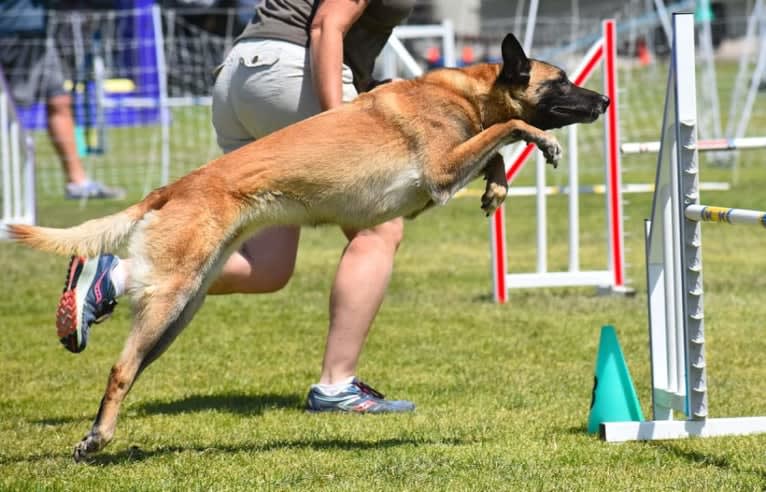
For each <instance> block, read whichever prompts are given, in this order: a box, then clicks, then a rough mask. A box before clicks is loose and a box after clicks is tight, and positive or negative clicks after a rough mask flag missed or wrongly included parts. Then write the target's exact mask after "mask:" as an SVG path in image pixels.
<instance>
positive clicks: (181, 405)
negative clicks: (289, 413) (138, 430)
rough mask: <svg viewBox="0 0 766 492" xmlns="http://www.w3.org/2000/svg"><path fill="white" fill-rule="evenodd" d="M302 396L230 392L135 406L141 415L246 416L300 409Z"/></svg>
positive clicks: (302, 402) (302, 400) (303, 404)
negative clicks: (217, 413)
mask: <svg viewBox="0 0 766 492" xmlns="http://www.w3.org/2000/svg"><path fill="white" fill-rule="evenodd" d="M305 404H306V400H305V397H304V396H302V395H275V394H266V395H248V394H242V393H229V394H220V395H190V396H187V397H185V398H182V399H180V400H176V401H171V402H165V401H157V402H148V403H142V404H140V405H138V406H137V407H135V410H136V411H138V412H139V413H140V414H145V415H148V414H157V413H160V414H171V415H172V414H179V413H188V412H205V411H208V410H218V411H223V412H229V413H239V414H246V415H253V414H261V413H263V411H264V410H266V409H268V408H292V409H303V408H304V406H305Z"/></svg>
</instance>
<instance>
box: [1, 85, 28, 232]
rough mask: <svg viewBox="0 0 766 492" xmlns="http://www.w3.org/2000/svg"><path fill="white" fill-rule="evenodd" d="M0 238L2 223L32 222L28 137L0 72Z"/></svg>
mask: <svg viewBox="0 0 766 492" xmlns="http://www.w3.org/2000/svg"><path fill="white" fill-rule="evenodd" d="M0 165H1V166H2V183H1V184H0V198H1V202H2V205H1V206H2V215H0V239H4V238H5V227H4V225H5V224H10V223H16V224H34V223H35V163H34V143H33V141H32V137H31V136H30V135H27V134H26V132H24V129H23V128H22V125H21V123H20V122H19V119H18V117H17V114H16V108H15V107H14V104H13V100H12V98H11V95H10V92H9V89H8V85H7V84H6V81H5V77H4V76H3V74H2V72H0Z"/></svg>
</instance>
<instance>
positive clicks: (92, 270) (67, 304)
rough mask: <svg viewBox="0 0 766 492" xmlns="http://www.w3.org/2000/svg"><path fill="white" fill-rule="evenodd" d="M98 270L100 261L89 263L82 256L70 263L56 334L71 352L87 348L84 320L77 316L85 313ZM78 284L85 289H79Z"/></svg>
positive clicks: (59, 309)
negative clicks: (89, 291)
mask: <svg viewBox="0 0 766 492" xmlns="http://www.w3.org/2000/svg"><path fill="white" fill-rule="evenodd" d="M97 270H98V261H90V262H88V261H86V259H85V258H84V257H82V256H73V257H72V260H71V261H70V262H69V270H68V273H67V278H66V283H65V284H64V290H63V292H62V293H61V298H60V299H59V304H58V307H57V308H56V334H57V335H58V337H59V340H61V343H62V344H64V346H66V348H67V349H68V350H69V351H70V352H75V353H76V352H81V351H82V350H83V349H84V348H85V347H84V346H82V341H83V340H82V339H83V334H82V320H81V319H80V318H79V316H78V315H77V314H78V313H82V312H83V305H84V304H85V299H86V298H87V296H88V290H89V288H90V286H91V284H93V280H94V279H95V278H96V272H97ZM78 284H79V285H82V286H83V287H84V288H82V289H77V285H78ZM111 314H112V313H111V312H110V313H107V314H105V315H104V316H102V317H101V318H98V319H96V320H95V321H94V323H101V322H102V321H104V320H105V319H107V318H108V317H109V316H110V315H111Z"/></svg>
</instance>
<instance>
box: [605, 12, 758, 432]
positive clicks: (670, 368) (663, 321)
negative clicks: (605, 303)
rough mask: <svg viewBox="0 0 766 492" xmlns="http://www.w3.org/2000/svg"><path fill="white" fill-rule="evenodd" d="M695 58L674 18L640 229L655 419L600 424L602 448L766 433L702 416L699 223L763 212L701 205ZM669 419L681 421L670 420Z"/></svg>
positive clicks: (752, 424) (687, 29)
mask: <svg viewBox="0 0 766 492" xmlns="http://www.w3.org/2000/svg"><path fill="white" fill-rule="evenodd" d="M694 52H695V48H694V16H693V14H674V16H673V48H672V59H671V67H670V70H671V76H670V77H669V78H668V88H667V92H666V98H665V117H664V121H663V133H662V141H661V144H660V154H659V157H658V163H657V177H656V185H655V194H654V202H653V205H652V215H651V219H650V220H648V221H647V225H646V263H647V266H646V271H647V289H648V291H649V292H648V303H649V337H650V356H651V368H652V414H653V420H651V421H648V422H607V423H603V424H602V425H601V429H600V434H601V437H602V439H604V440H606V441H630V440H655V439H675V438H683V437H689V436H721V435H741V434H754V433H761V432H766V417H739V418H709V417H708V398H707V394H708V386H707V370H706V359H705V329H704V320H705V316H704V309H703V308H704V302H703V294H704V290H703V284H702V236H701V227H700V226H701V224H700V222H701V221H711V222H724V223H730V224H760V225H764V216H765V215H766V212H757V211H749V210H738V209H729V208H721V207H706V206H703V205H700V204H699V160H698V155H699V150H700V148H699V147H700V145H699V143H700V142H698V141H697V105H696V104H697V101H696V79H695V66H694V65H695V64H694ZM674 412H677V413H680V414H682V415H684V416H686V419H684V420H674V419H673V417H674Z"/></svg>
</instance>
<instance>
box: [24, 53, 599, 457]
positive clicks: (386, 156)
mask: <svg viewBox="0 0 766 492" xmlns="http://www.w3.org/2000/svg"><path fill="white" fill-rule="evenodd" d="M560 73H561V72H560V71H558V69H555V67H553V68H551V66H549V65H547V64H544V63H542V62H537V61H532V63H531V73H530V82H529V84H528V85H527V86H526V87H516V86H514V85H512V84H510V83H505V82H503V80H505V79H503V78H502V77H501V67H500V66H499V65H491V64H481V65H476V66H473V67H468V68H464V69H445V70H439V71H435V72H431V73H429V74H426V75H424V76H423V77H420V78H419V79H416V80H412V81H399V82H395V83H390V84H386V85H383V86H380V87H379V88H377V89H375V90H374V91H372V92H370V93H367V94H363V95H361V96H359V97H358V98H357V99H356V100H355V101H353V102H351V103H349V104H347V105H344V106H342V107H340V108H337V109H335V110H332V111H327V112H325V113H322V114H319V115H317V116H314V117H312V118H309V119H307V120H304V121H302V122H300V123H297V124H295V125H292V126H290V127H287V128H284V129H282V130H280V131H278V132H276V133H273V134H271V135H269V136H267V137H264V138H262V139H259V140H258V141H255V142H253V143H251V144H249V145H246V146H244V147H242V148H240V149H239V150H236V151H234V152H231V153H229V154H226V155H223V156H221V157H219V158H218V159H216V160H214V161H212V162H210V163H208V164H207V165H205V166H203V167H201V168H199V169H197V170H196V171H194V172H192V173H190V174H188V175H186V176H184V177H183V178H181V179H179V180H178V181H176V182H175V183H172V184H170V185H169V186H166V187H164V188H160V189H158V190H156V191H154V192H152V193H151V194H150V195H149V196H147V197H146V198H145V199H144V200H143V201H141V202H139V203H138V204H136V205H133V206H132V207H129V208H127V209H126V210H124V211H122V212H119V213H117V214H114V215H110V216H108V217H103V218H100V219H95V220H91V221H88V222H85V223H83V224H81V225H79V226H75V227H72V228H69V229H52V228H46V227H32V226H21V225H14V226H10V227H9V232H10V234H11V236H12V237H14V238H15V239H17V240H19V241H21V242H23V243H25V244H27V245H29V246H31V247H33V248H38V249H41V250H45V251H50V252H53V253H58V254H65V255H83V256H95V255H97V254H99V253H103V252H107V251H110V250H113V249H114V248H116V247H117V246H118V245H119V244H120V243H121V241H123V240H124V239H127V238H130V245H129V252H130V256H131V258H132V259H133V263H132V264H133V269H132V272H131V278H132V280H131V285H130V288H129V293H130V295H131V298H132V302H133V305H134V310H135V316H134V321H133V328H132V331H131V334H130V336H129V338H128V341H127V342H126V345H125V348H124V350H123V352H122V355H121V356H120V359H119V360H118V361H117V363H116V364H115V365H114V367H113V368H112V371H111V374H110V378H109V382H108V384H107V388H106V392H105V394H104V398H103V400H102V404H101V408H100V410H99V413H98V417H97V418H96V421H95V423H94V425H93V427H92V429H91V431H90V432H89V433H88V434H87V435H86V436H85V438H84V439H83V440H82V441H81V442H80V443H79V444H78V445H77V446H76V448H75V459H76V460H81V459H84V458H86V457H88V456H89V455H90V454H91V453H93V452H96V451H98V450H100V449H101V448H103V447H104V446H105V445H106V444H107V443H108V442H109V440H111V438H112V435H113V433H114V428H115V424H116V420H117V414H118V411H119V407H120V403H121V402H122V400H123V398H124V397H125V395H126V394H127V392H128V391H129V389H130V387H131V386H132V384H133V382H134V381H135V378H136V377H137V376H138V375H139V374H140V373H141V371H142V370H143V369H145V368H146V366H147V365H148V364H149V363H151V362H152V361H153V360H154V359H156V358H157V357H159V356H160V355H161V354H162V352H163V351H164V350H165V349H166V348H167V346H168V345H169V344H170V343H171V342H172V341H173V339H174V338H175V337H176V336H177V335H178V333H180V331H181V330H182V329H183V328H184V326H186V324H187V323H188V322H189V321H190V320H191V318H192V317H193V315H194V313H195V311H196V310H197V309H198V307H199V306H200V305H201V303H202V301H203V299H204V296H205V292H206V291H207V287H208V285H209V284H210V282H211V281H212V279H213V278H214V276H215V274H216V272H217V271H219V270H220V268H221V266H222V264H223V262H224V261H225V260H226V258H227V257H228V256H229V255H230V254H231V253H232V252H233V251H235V250H236V249H237V248H238V247H239V245H240V244H241V242H242V241H244V240H245V239H246V238H247V237H249V236H250V235H252V234H253V233H254V232H255V231H257V230H258V229H260V228H263V227H266V226H271V225H277V224H297V225H302V224H309V225H314V224H322V223H333V224H339V225H341V226H343V227H347V228H355V229H360V228H365V227H369V226H373V225H376V224H380V223H382V222H385V221H387V220H389V219H392V218H394V217H399V216H409V217H412V216H415V215H418V214H419V213H420V212H422V211H423V210H425V209H427V208H428V207H430V206H432V205H434V204H443V203H445V202H447V200H449V198H450V197H452V196H453V195H454V194H455V193H456V192H457V191H458V190H459V189H460V188H462V187H463V186H465V185H466V184H467V183H468V182H469V181H470V180H472V179H474V178H475V177H477V176H479V175H482V174H483V175H485V177H486V178H487V179H488V183H487V189H486V192H485V194H484V196H483V197H482V208H483V209H484V210H485V212H487V213H491V212H492V211H493V210H495V208H497V207H498V206H499V205H500V204H501V203H502V201H503V199H504V198H505V195H506V191H507V184H506V182H505V171H504V167H503V162H502V159H500V158H499V156H498V153H497V152H498V149H500V148H501V147H502V146H504V145H507V144H509V143H511V142H514V141H517V140H526V141H528V142H534V143H535V144H537V146H538V147H539V148H540V149H541V150H542V151H543V153H544V154H545V156H546V158H547V160H548V161H549V162H551V163H555V162H556V161H557V160H558V159H559V157H560V155H561V148H560V147H559V145H558V142H556V139H555V138H554V137H552V136H551V135H549V134H548V133H546V132H544V131H542V130H540V129H538V128H535V127H533V126H531V125H530V124H529V123H528V121H531V120H532V119H534V118H538V119H539V118H540V117H541V115H539V114H537V113H536V106H537V104H538V102H539V98H540V97H541V94H540V92H541V91H540V90H539V89H540V88H541V87H543V82H544V81H545V80H550V79H552V78H554V77H558V76H559V74H560ZM504 75H505V73H504V72H503V76H504ZM508 80H510V79H508ZM602 103H603V101H602ZM607 103H608V101H607ZM604 107H605V106H604ZM601 111H602V112H603V109H602V110H601ZM596 114H597V113H596ZM544 116H545V115H543V118H544ZM591 116H592V115H591ZM585 118H586V117H585V116H583V119H585Z"/></svg>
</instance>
